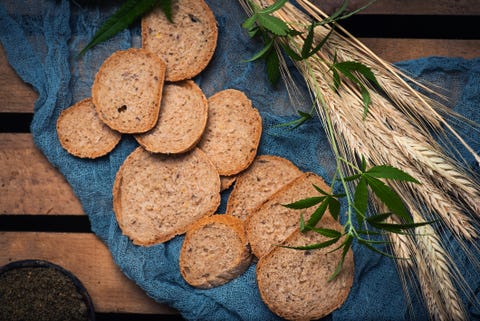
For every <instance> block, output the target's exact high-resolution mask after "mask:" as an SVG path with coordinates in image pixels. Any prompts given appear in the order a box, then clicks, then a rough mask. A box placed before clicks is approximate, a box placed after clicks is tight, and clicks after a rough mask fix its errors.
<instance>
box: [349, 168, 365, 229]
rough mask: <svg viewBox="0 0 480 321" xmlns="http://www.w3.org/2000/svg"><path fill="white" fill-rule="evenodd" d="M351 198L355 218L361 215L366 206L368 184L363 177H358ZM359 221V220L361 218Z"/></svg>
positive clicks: (363, 213)
mask: <svg viewBox="0 0 480 321" xmlns="http://www.w3.org/2000/svg"><path fill="white" fill-rule="evenodd" d="M353 199H354V201H353V204H354V206H355V212H356V213H357V218H360V217H363V216H364V215H365V213H366V212H367V208H368V185H367V179H366V178H365V177H362V178H360V180H359V181H358V184H357V187H356V188H355V194H354V197H353ZM359 221H361V219H360V220H359ZM360 225H361V224H360Z"/></svg>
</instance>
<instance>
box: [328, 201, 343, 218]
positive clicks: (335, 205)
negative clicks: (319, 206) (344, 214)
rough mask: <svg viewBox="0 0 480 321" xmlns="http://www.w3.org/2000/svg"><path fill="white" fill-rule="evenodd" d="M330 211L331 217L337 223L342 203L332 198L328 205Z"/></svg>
mask: <svg viewBox="0 0 480 321" xmlns="http://www.w3.org/2000/svg"><path fill="white" fill-rule="evenodd" d="M328 210H329V211H330V215H332V217H333V219H334V220H335V221H338V217H339V216H340V202H339V201H338V200H337V199H336V198H333V197H332V198H331V199H330V202H329V203H328Z"/></svg>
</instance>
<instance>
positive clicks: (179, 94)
mask: <svg viewBox="0 0 480 321" xmlns="http://www.w3.org/2000/svg"><path fill="white" fill-rule="evenodd" d="M207 116H208V104H207V98H206V97H205V95H204V94H203V92H202V90H201V89H200V87H198V86H197V85H196V84H195V83H194V82H193V81H192V80H185V81H182V82H176V83H168V84H166V85H165V86H164V88H163V94H162V102H161V105H160V114H159V116H158V121H157V124H156V125H155V127H153V128H152V129H151V130H149V131H148V132H146V133H144V134H137V135H135V139H136V140H137V141H138V142H139V143H140V145H142V146H143V147H144V148H145V149H146V150H148V151H150V152H154V153H165V154H178V153H183V152H186V151H188V150H190V149H192V148H193V147H194V146H195V145H196V144H197V142H198V141H199V140H200V138H201V137H202V134H203V131H204V130H205V126H206V125H207Z"/></svg>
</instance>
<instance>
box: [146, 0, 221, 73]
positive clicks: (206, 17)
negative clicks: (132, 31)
mask: <svg viewBox="0 0 480 321" xmlns="http://www.w3.org/2000/svg"><path fill="white" fill-rule="evenodd" d="M172 20H173V23H172V22H170V21H168V20H167V18H166V16H165V13H164V12H163V11H162V10H161V8H160V7H156V8H154V9H153V10H152V11H151V12H150V13H149V14H147V15H145V16H144V17H143V18H142V46H143V48H145V49H147V50H149V51H151V52H153V53H155V54H157V55H158V56H159V57H161V58H162V59H163V60H164V61H165V62H166V64H167V75H166V80H167V81H180V80H184V79H191V78H193V77H194V76H196V75H198V74H199V73H200V72H201V71H202V70H203V69H205V67H206V66H207V65H208V63H209V62H210V60H211V58H212V56H213V54H214V52H215V48H216V46H217V38H218V29H217V22H216V20H215V16H214V15H213V12H212V11H211V9H210V8H209V7H208V5H207V4H206V3H205V1H203V0H178V1H173V2H172Z"/></svg>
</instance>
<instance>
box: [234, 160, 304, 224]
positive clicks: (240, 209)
mask: <svg viewBox="0 0 480 321" xmlns="http://www.w3.org/2000/svg"><path fill="white" fill-rule="evenodd" d="M302 174H303V172H302V171H301V170H300V169H298V167H297V166H295V165H294V164H293V163H292V162H290V161H289V160H288V159H286V158H283V157H278V156H273V155H260V156H257V157H256V158H255V160H254V161H253V163H252V164H251V165H250V167H249V168H248V169H246V170H245V171H243V172H241V173H240V174H238V177H237V181H236V183H235V186H234V188H233V190H232V193H231V194H230V196H229V198H228V202H227V210H226V213H227V214H230V215H233V216H235V217H238V218H240V219H242V220H245V219H246V218H247V216H248V213H249V212H250V211H252V210H253V209H254V208H256V207H257V206H258V205H260V204H261V203H263V202H265V201H266V200H267V199H268V198H269V197H270V196H271V195H273V194H274V193H275V192H276V191H278V190H279V189H280V188H282V187H283V186H285V185H286V184H288V183H289V182H291V181H292V180H294V179H295V178H297V177H298V176H300V175H302Z"/></svg>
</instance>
